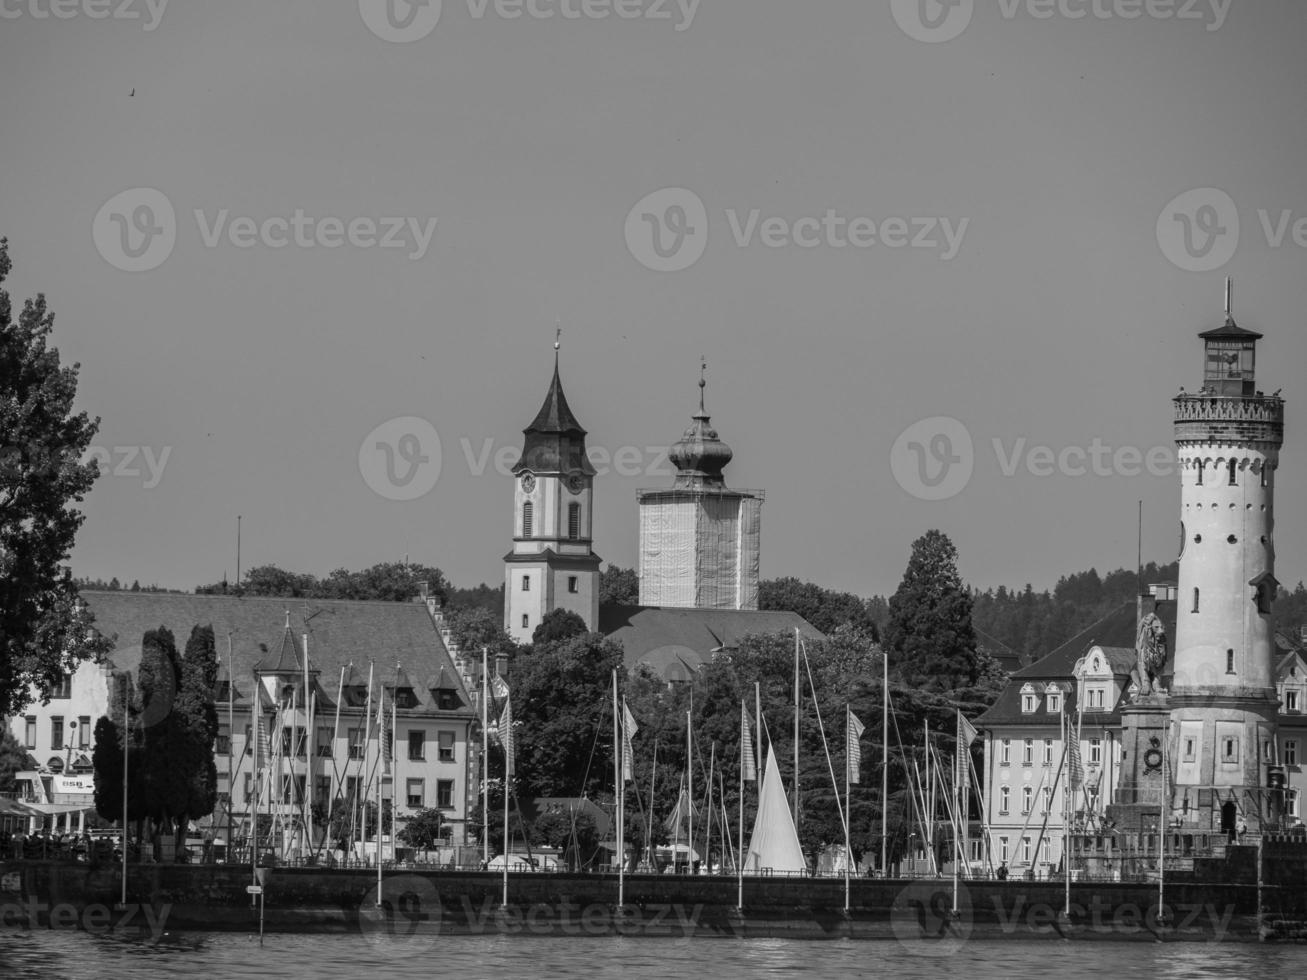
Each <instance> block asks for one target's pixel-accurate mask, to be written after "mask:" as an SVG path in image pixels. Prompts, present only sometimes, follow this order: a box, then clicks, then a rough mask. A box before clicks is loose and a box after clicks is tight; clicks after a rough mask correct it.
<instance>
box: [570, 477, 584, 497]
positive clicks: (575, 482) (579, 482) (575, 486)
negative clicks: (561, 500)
mask: <svg viewBox="0 0 1307 980" xmlns="http://www.w3.org/2000/svg"><path fill="white" fill-rule="evenodd" d="M567 489H568V490H571V491H572V493H573V494H578V493H580V492H581V491H582V490H584V489H585V480H583V479H582V478H581V474H580V473H573V474H572V475H571V476H569V477H568V478H567Z"/></svg>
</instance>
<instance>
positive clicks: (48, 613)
mask: <svg viewBox="0 0 1307 980" xmlns="http://www.w3.org/2000/svg"><path fill="white" fill-rule="evenodd" d="M10 268H11V263H10V259H9V243H8V240H7V239H3V238H0V283H3V282H4V281H5V279H6V278H8V276H9V271H10ZM53 325H54V314H53V313H51V312H50V311H49V310H48V309H47V308H46V305H45V296H44V295H43V294H38V295H37V297H36V299H35V300H30V299H29V300H27V301H26V303H24V305H23V311H22V313H21V314H20V315H19V317H18V319H17V320H14V318H13V310H12V306H11V304H10V300H9V293H8V291H7V290H4V289H0V432H3V433H4V446H5V448H4V449H3V450H2V451H0V717H3V716H6V715H9V716H12V715H16V714H18V713H19V712H20V711H21V710H22V709H23V708H24V707H25V706H26V705H27V704H28V702H29V701H30V699H31V694H30V690H29V685H34V686H35V688H36V691H37V694H38V696H39V697H40V698H41V699H42V700H43V701H48V700H49V699H50V696H51V694H52V693H53V690H54V688H55V687H56V686H58V684H59V682H60V681H61V680H62V678H63V675H64V674H66V673H71V672H72V671H74V670H75V669H76V667H77V664H78V663H79V662H80V661H81V660H83V659H85V658H86V657H88V656H91V655H94V654H97V653H100V652H103V651H104V650H105V648H106V647H105V645H104V644H103V643H102V642H101V641H99V640H98V638H94V637H93V636H92V634H91V631H90V630H89V629H88V627H89V625H90V620H89V615H88V614H86V613H85V611H84V610H80V609H79V604H78V602H77V589H76V587H75V586H74V584H73V581H72V577H71V575H70V574H69V572H68V570H67V568H65V567H62V563H64V562H66V561H67V560H68V555H69V552H70V551H71V549H72V546H73V539H74V537H75V536H76V534H77V530H78V528H80V527H81V526H82V521H83V520H84V516H83V514H82V513H81V512H80V511H79V510H77V508H76V507H75V506H74V505H75V504H78V503H80V502H81V501H82V499H83V498H84V497H85V495H86V493H87V491H89V490H90V489H91V484H93V483H94V482H95V478H96V476H97V475H98V469H97V467H96V464H95V462H94V460H89V459H88V460H86V461H85V462H83V457H84V456H85V455H86V452H87V450H88V449H89V447H90V445H91V439H92V438H93V437H94V435H95V433H96V429H97V426H98V425H99V419H95V420H94V421H92V420H91V419H90V418H89V417H87V415H86V413H85V412H79V413H74V412H73V400H74V398H75V397H76V395H77V371H78V368H79V365H76V364H74V365H73V366H72V367H61V366H60V363H59V352H58V351H57V350H55V348H53V347H51V346H49V338H50V331H51V329H52V327H53Z"/></svg>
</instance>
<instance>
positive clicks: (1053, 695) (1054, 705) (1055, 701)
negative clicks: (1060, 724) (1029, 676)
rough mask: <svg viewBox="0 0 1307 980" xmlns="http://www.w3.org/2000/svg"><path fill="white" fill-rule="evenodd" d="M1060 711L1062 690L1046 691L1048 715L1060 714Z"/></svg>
mask: <svg viewBox="0 0 1307 980" xmlns="http://www.w3.org/2000/svg"><path fill="white" fill-rule="evenodd" d="M1061 712H1062V692H1061V691H1049V692H1048V713H1049V714H1050V715H1056V714H1061Z"/></svg>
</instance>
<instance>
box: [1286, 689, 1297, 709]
mask: <svg viewBox="0 0 1307 980" xmlns="http://www.w3.org/2000/svg"><path fill="white" fill-rule="evenodd" d="M1284 710H1285V711H1293V712H1296V711H1297V710H1298V692H1297V691H1285V692H1284Z"/></svg>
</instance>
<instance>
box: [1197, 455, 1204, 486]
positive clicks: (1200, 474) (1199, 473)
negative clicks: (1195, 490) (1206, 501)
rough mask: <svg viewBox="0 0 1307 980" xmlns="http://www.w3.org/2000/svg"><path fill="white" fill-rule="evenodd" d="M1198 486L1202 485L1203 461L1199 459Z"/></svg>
mask: <svg viewBox="0 0 1307 980" xmlns="http://www.w3.org/2000/svg"><path fill="white" fill-rule="evenodd" d="M1198 485H1199V486H1200V487H1201V486H1202V485H1203V461H1202V460H1201V459H1200V460H1199V461H1198Z"/></svg>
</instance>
